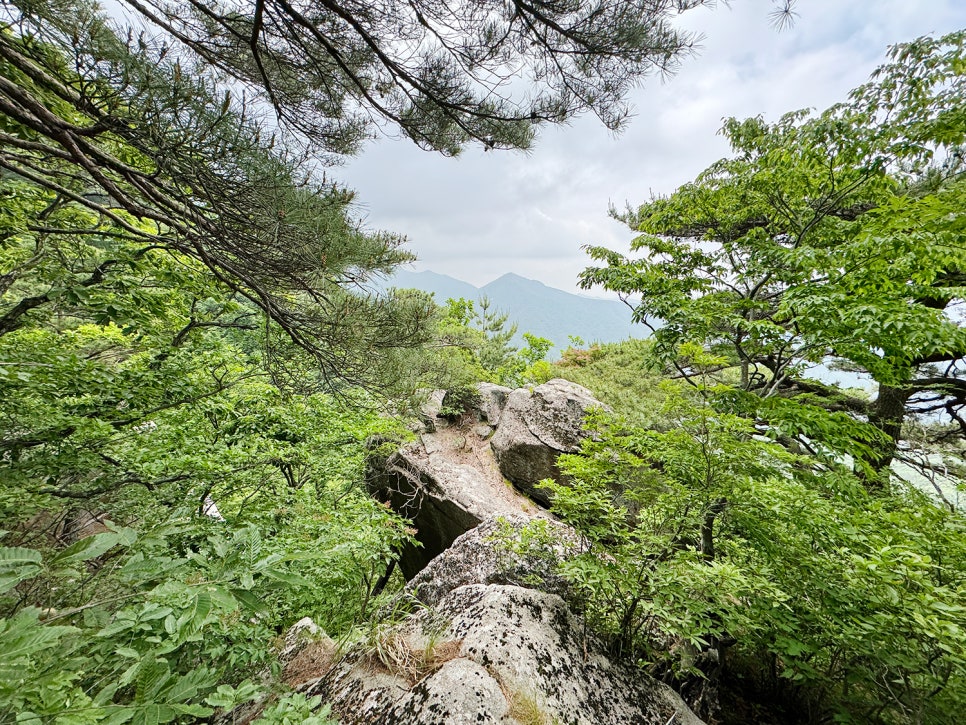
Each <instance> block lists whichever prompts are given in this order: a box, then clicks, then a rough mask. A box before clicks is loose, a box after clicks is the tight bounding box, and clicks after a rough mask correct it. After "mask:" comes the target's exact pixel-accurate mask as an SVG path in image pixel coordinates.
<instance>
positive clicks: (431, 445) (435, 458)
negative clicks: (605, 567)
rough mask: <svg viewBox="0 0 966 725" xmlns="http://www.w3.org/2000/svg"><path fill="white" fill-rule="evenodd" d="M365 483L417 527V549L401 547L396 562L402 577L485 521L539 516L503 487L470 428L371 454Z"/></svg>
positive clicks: (441, 430)
mask: <svg viewBox="0 0 966 725" xmlns="http://www.w3.org/2000/svg"><path fill="white" fill-rule="evenodd" d="M366 483H367V486H368V488H369V491H370V493H371V494H372V495H373V496H375V497H376V498H377V499H379V500H380V501H383V502H385V503H388V504H389V505H390V506H391V507H392V509H393V510H394V511H396V512H398V513H400V514H402V515H403V516H405V517H406V518H408V519H410V520H411V521H412V522H413V526H414V527H415V529H416V532H417V533H416V538H417V540H418V541H419V542H420V543H421V546H419V547H414V546H409V547H405V548H404V550H403V551H402V553H401V556H400V559H399V565H400V568H401V570H402V572H403V575H404V576H405V577H406V579H411V578H412V577H414V576H415V575H416V574H418V573H419V572H420V571H421V570H422V569H423V568H424V567H425V566H426V565H427V564H428V563H429V562H430V561H431V560H432V559H433V558H434V557H436V556H437V555H439V554H441V553H442V552H443V551H445V550H446V549H447V548H449V546H450V545H451V544H452V543H453V541H455V540H456V538H457V537H459V536H461V535H462V534H464V533H465V532H467V531H469V530H470V529H472V528H473V527H475V526H477V525H478V524H479V523H480V522H481V521H483V520H484V519H486V518H489V517H492V516H497V515H513V514H524V515H536V513H537V507H536V506H534V505H533V504H532V503H531V502H529V501H528V500H527V499H526V498H524V497H523V496H520V495H519V494H518V493H516V492H515V491H514V490H513V489H512V488H511V487H509V486H507V485H506V484H505V483H504V481H503V477H502V476H501V475H500V472H499V469H498V468H497V466H496V462H495V461H494V460H493V456H492V453H490V450H489V445H488V444H487V442H486V441H485V440H483V439H482V438H480V436H479V435H478V434H477V433H475V432H474V431H473V430H471V429H470V430H461V429H457V428H438V429H437V431H436V432H435V433H427V434H424V435H422V436H421V437H420V440H419V441H418V442H414V443H410V444H408V445H405V446H402V447H401V448H398V449H396V450H395V451H393V452H392V453H390V454H389V455H388V456H387V457H384V456H376V455H373V456H371V457H370V459H369V462H368V467H367V473H366ZM528 512H529V513H528Z"/></svg>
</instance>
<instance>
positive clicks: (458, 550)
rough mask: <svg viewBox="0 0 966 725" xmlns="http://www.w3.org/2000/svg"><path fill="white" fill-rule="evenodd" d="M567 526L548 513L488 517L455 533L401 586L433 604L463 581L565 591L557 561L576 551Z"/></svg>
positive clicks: (574, 536)
mask: <svg viewBox="0 0 966 725" xmlns="http://www.w3.org/2000/svg"><path fill="white" fill-rule="evenodd" d="M579 549H580V540H579V537H578V536H577V534H576V533H575V532H574V530H573V529H571V528H570V527H569V526H566V525H565V524H562V523H560V522H559V521H557V520H555V519H552V518H541V519H531V518H527V517H524V516H510V517H504V516H499V517H493V518H489V519H487V520H486V521H484V522H483V523H481V524H480V525H479V526H477V527H476V528H475V529H472V530H471V531H468V532H466V533H465V534H463V535H462V536H460V537H459V538H458V539H457V540H456V541H454V542H453V545H452V546H450V548H449V549H447V550H446V554H445V555H443V556H438V557H436V558H435V559H433V560H432V561H431V562H430V563H429V566H427V567H426V568H425V569H423V570H422V571H421V572H419V574H418V575H417V576H416V577H415V578H413V579H412V580H411V581H410V582H409V583H408V584H407V585H406V592H407V593H408V594H409V595H410V596H412V597H413V598H415V599H417V600H418V601H419V602H421V603H422V604H425V605H427V606H430V607H432V606H435V605H437V604H439V602H440V601H441V600H442V599H443V597H445V596H446V595H447V594H449V593H450V592H451V591H453V590H454V589H458V588H459V587H462V586H467V585H469V584H513V585H516V586H522V587H526V588H532V589H534V588H535V589H540V590H541V591H545V592H550V593H552V594H559V595H561V596H563V595H566V594H567V593H568V592H569V587H568V585H567V582H566V580H565V579H564V578H563V577H561V576H560V574H559V573H558V572H557V563H558V562H559V561H562V560H564V559H567V558H569V557H571V556H574V555H575V554H577V553H578V552H579Z"/></svg>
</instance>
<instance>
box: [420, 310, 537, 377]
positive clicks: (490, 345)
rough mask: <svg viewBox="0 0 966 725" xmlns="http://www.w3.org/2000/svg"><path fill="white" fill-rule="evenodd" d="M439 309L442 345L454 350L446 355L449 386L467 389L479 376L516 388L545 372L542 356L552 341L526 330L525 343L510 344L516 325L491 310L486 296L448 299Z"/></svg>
mask: <svg viewBox="0 0 966 725" xmlns="http://www.w3.org/2000/svg"><path fill="white" fill-rule="evenodd" d="M441 313H442V314H441V317H440V320H439V323H438V330H439V333H438V334H439V338H440V340H441V341H442V343H443V345H444V349H450V350H452V351H454V352H455V354H451V355H449V356H448V360H449V361H450V363H451V369H452V370H453V371H454V377H455V380H454V382H453V383H451V389H454V390H459V389H467V390H469V389H470V388H472V387H474V386H475V384H476V383H477V382H479V381H481V380H483V381H488V382H493V383H498V384H500V385H507V386H509V387H514V388H515V387H519V386H521V385H524V384H525V383H528V382H533V381H535V380H537V379H538V377H539V376H540V375H541V374H546V372H547V369H548V368H549V365H548V364H547V363H546V362H545V361H544V358H545V357H546V356H547V353H548V352H549V351H550V348H551V347H553V343H551V342H550V341H549V340H547V339H546V338H543V337H538V336H537V335H533V334H531V333H529V332H525V333H523V339H524V340H525V341H526V343H527V346H526V347H525V348H523V349H522V350H520V349H517V348H514V347H511V346H510V340H511V338H513V336H514V335H515V334H516V331H517V328H516V325H511V326H510V327H509V328H508V327H507V326H506V323H507V315H506V314H505V313H500V312H497V311H496V310H492V309H491V308H490V301H489V300H488V299H487V298H486V297H484V298H483V299H481V300H480V301H479V303H475V302H473V301H472V300H467V299H464V298H462V297H461V298H459V299H455V300H454V299H449V300H447V301H446V305H445V307H444V308H442V310H441ZM548 379H549V378H548Z"/></svg>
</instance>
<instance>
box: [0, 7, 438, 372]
mask: <svg viewBox="0 0 966 725" xmlns="http://www.w3.org/2000/svg"><path fill="white" fill-rule="evenodd" d="M4 7H5V10H4V13H5V15H6V16H7V18H8V22H6V23H4V25H3V31H2V32H0V75H2V77H3V79H4V83H5V84H4V88H5V89H6V90H5V91H4V93H5V96H4V98H5V99H6V100H5V101H4V103H3V106H2V108H0V111H2V116H0V134H2V135H0V138H2V141H3V150H2V152H0V168H2V169H3V171H4V175H3V180H4V182H5V187H6V189H5V196H8V197H15V198H16V199H17V200H18V204H22V203H24V202H26V200H27V199H29V203H26V206H21V207H20V208H19V209H15V210H13V211H12V212H5V213H4V220H3V221H4V222H5V226H6V227H7V228H8V229H9V230H10V231H11V232H13V234H14V235H13V236H5V240H6V242H5V245H4V246H5V251H4V257H5V260H4V262H5V265H4V267H5V269H4V278H3V290H4V291H7V292H8V294H10V295H11V297H10V298H8V300H7V305H8V306H5V309H4V310H3V312H2V316H0V332H9V331H11V330H14V329H16V328H17V327H19V326H21V325H23V324H26V319H27V316H29V315H30V314H31V313H32V311H34V310H38V309H39V308H42V307H51V306H56V302H57V300H58V299H59V298H60V296H61V295H67V296H68V297H78V296H80V297H83V298H84V299H85V300H87V299H88V298H90V299H91V300H92V301H94V302H95V303H96V302H98V301H99V298H100V297H101V295H100V291H101V290H104V289H112V287H113V288H114V291H119V292H121V293H122V294H123V295H124V296H125V297H126V300H125V302H124V303H123V304H126V305H128V306H129V307H133V306H135V305H136V304H137V303H138V302H139V301H140V300H139V299H138V297H139V295H138V294H137V293H136V289H137V287H136V285H130V284H129V286H128V287H127V288H126V289H123V288H122V289H121V290H117V284H118V277H123V276H124V275H125V274H127V273H129V272H132V271H133V272H134V275H133V276H134V277H135V278H136V276H137V272H138V271H139V270H137V269H134V270H132V269H130V267H131V266H132V265H135V266H136V265H138V264H140V263H144V262H150V260H147V259H146V258H147V257H153V258H168V259H170V260H171V261H172V262H173V263H174V264H176V265H178V266H184V267H189V268H192V269H194V270H196V274H198V272H199V271H200V270H204V273H205V275H207V277H208V279H209V280H210V283H212V284H213V283H216V282H217V283H218V284H220V285H221V286H223V287H225V288H228V289H230V290H231V291H232V292H234V293H235V295H236V296H237V299H238V301H239V302H240V303H243V304H244V305H245V306H246V307H248V308H258V309H259V310H261V313H262V314H263V315H264V316H265V318H266V319H265V322H264V325H263V329H264V330H265V333H266V338H267V341H268V343H269V346H268V348H267V349H268V350H269V351H270V352H271V353H272V360H273V361H274V362H276V363H277V365H276V370H275V374H276V376H278V377H285V376H288V377H294V378H296V379H299V380H300V382H301V383H303V384H305V383H308V382H312V383H314V384H315V385H316V387H319V386H320V385H324V386H326V387H328V388H329V389H330V390H331V389H333V388H336V387H339V386H340V385H344V383H345V381H348V382H351V383H356V384H360V383H366V384H369V385H370V386H378V385H380V383H385V382H386V381H388V380H393V379H395V378H396V377H397V375H396V373H398V365H397V364H396V363H397V360H396V359H397V358H398V356H399V351H400V350H404V349H406V348H411V347H413V346H414V345H419V344H420V343H421V342H423V341H425V339H426V331H425V327H424V325H425V322H426V320H427V319H428V317H429V315H430V314H431V305H430V303H429V301H428V299H426V298H425V297H419V296H416V295H411V294H409V295H398V296H385V295H375V294H374V293H371V292H369V291H368V290H367V287H366V285H367V283H368V282H369V281H371V279H372V277H373V276H374V275H378V274H386V273H389V272H391V271H392V269H393V268H394V267H395V266H397V265H398V264H400V263H403V262H406V261H409V260H410V259H411V255H410V254H409V253H407V252H405V251H403V250H402V249H401V244H402V242H403V239H402V238H401V237H398V236H395V235H389V234H383V233H373V232H369V231H367V230H365V229H363V228H362V226H361V224H360V223H359V222H358V221H356V220H355V219H353V218H352V216H351V215H350V213H349V207H350V204H351V202H352V199H353V195H352V193H351V192H349V191H347V190H345V189H342V188H339V187H337V186H336V185H334V184H331V183H329V182H327V181H325V180H324V179H320V178H318V177H317V175H316V174H315V168H314V166H313V163H312V162H311V161H310V159H308V158H307V157H306V156H304V154H303V155H299V154H298V153H295V151H294V150H293V149H292V148H287V147H283V146H278V145H276V142H275V140H274V139H272V138H270V135H271V134H270V133H269V132H268V131H267V130H266V129H264V128H262V125H263V124H262V123H261V122H260V121H259V120H258V118H257V116H256V115H255V114H253V112H252V111H251V110H250V109H247V108H246V107H245V105H244V104H243V103H240V102H238V101H236V100H234V99H233V97H232V96H231V94H225V93H223V92H222V91H220V90H219V89H218V82H217V81H216V79H215V77H214V76H213V75H212V73H210V72H207V73H206V72H204V71H203V70H200V69H190V68H187V67H184V66H182V64H181V61H180V59H179V58H178V57H177V55H176V54H174V55H173V54H171V53H170V47H169V46H168V45H165V44H163V43H155V42H153V41H151V39H150V38H147V37H139V38H137V39H135V38H133V37H128V38H127V40H122V38H121V37H119V35H118V34H117V33H116V32H115V31H114V30H113V29H112V28H111V26H110V25H109V24H108V23H107V21H105V20H104V19H103V18H102V17H101V16H99V15H98V13H97V12H96V9H95V8H94V7H93V6H92V5H89V4H88V3H86V2H84V0H78V1H77V2H64V3H59V2H57V3H49V2H31V3H24V7H22V8H18V7H15V6H10V5H6V6H4ZM9 184H12V186H11V185H9ZM8 233H9V232H8ZM7 243H12V244H13V249H11V250H10V251H7V249H6V245H7ZM58 250H65V251H66V252H67V257H66V260H64V262H65V263H64V264H63V266H64V267H67V270H62V271H61V273H59V274H58V275H57V276H47V275H44V274H43V273H44V272H47V273H52V272H54V271H55V270H56V269H57V263H58V258H57V256H56V252H57V251H58ZM50 263H54V265H55V267H54V270H51V269H49V267H48V265H49V264H50ZM65 272H66V274H65ZM38 273H40V274H39V279H38V277H37V275H38ZM23 275H28V276H29V275H35V276H34V281H40V280H41V279H42V280H43V281H44V282H46V283H47V284H48V285H49V286H25V285H23V284H20V285H19V286H18V285H17V280H18V279H19V278H20V277H21V276H23ZM200 276H201V275H199V277H200ZM165 282H167V283H169V284H168V287H172V286H175V279H169V280H165ZM11 285H14V287H11ZM125 311H126V310H125V309H119V308H117V303H116V302H115V304H114V306H113V307H103V308H102V309H101V314H102V315H105V316H108V317H109V316H111V315H118V314H120V316H122V317H123V313H124V312H125ZM198 324H201V323H200V322H199V323H198ZM303 358H308V359H303ZM305 366H311V367H312V369H313V372H314V376H313V377H314V379H312V380H305V379H302V378H301V376H299V373H300V372H301V368H303V367H305ZM293 368H294V369H293ZM390 373H393V374H390Z"/></svg>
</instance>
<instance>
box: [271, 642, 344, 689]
mask: <svg viewBox="0 0 966 725" xmlns="http://www.w3.org/2000/svg"><path fill="white" fill-rule="evenodd" d="M337 659H338V649H337V647H336V646H335V644H334V643H333V642H331V641H327V642H326V641H323V642H310V643H308V644H306V645H305V646H304V647H303V648H302V649H301V650H300V651H299V653H298V654H297V655H295V657H293V658H292V659H291V660H290V661H289V662H286V663H285V667H284V668H283V669H282V682H284V683H285V684H286V685H288V686H289V687H292V688H295V687H298V686H299V685H301V684H303V683H305V682H308V681H309V680H314V679H315V678H316V677H321V676H322V675H324V674H325V673H326V672H328V671H329V670H330V669H332V665H334V664H335V661H336V660H337Z"/></svg>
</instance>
